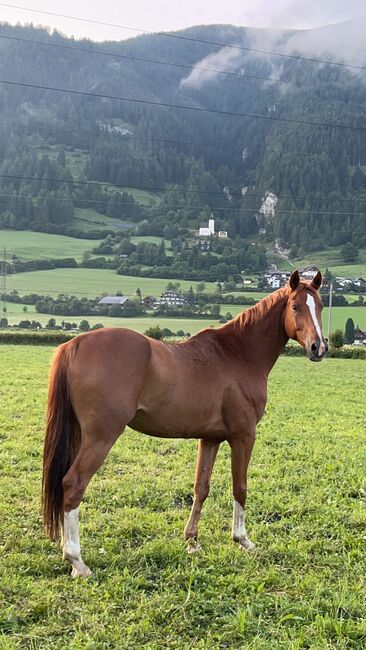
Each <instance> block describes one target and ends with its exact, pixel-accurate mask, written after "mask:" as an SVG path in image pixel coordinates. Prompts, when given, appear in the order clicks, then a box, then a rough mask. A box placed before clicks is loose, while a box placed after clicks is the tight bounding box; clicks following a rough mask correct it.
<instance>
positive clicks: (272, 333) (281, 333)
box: [232, 296, 288, 374]
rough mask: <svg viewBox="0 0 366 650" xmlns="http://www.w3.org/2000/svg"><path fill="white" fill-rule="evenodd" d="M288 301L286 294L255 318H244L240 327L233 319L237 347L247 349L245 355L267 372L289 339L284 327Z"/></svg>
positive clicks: (259, 368)
mask: <svg viewBox="0 0 366 650" xmlns="http://www.w3.org/2000/svg"><path fill="white" fill-rule="evenodd" d="M286 303H287V297H286V296H284V297H283V298H281V299H280V300H279V301H278V302H276V303H275V304H274V305H273V306H272V307H271V308H270V309H269V310H268V311H265V312H264V313H263V314H261V315H260V316H257V317H256V318H255V319H253V320H252V319H249V320H247V321H246V320H245V318H244V319H243V324H242V325H241V326H240V327H239V328H238V326H237V325H236V324H235V321H232V323H233V325H232V332H233V335H234V336H235V339H236V345H237V347H238V348H241V349H242V350H243V352H244V351H245V357H246V358H247V359H249V360H250V361H251V362H252V364H253V366H254V367H255V368H256V369H258V370H262V371H263V372H264V373H265V374H268V373H269V372H270V370H271V369H272V368H273V366H274V364H275V363H276V361H277V359H278V357H279V355H280V354H281V352H282V351H283V349H284V347H285V345H286V343H287V341H288V336H287V334H286V331H285V327H284V311H285V308H286Z"/></svg>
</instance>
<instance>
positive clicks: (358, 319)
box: [220, 295, 366, 334]
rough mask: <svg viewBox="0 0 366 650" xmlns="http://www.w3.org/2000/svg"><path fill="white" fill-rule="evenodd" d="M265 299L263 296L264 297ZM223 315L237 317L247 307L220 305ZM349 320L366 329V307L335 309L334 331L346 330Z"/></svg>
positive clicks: (324, 319) (325, 328) (326, 311)
mask: <svg viewBox="0 0 366 650" xmlns="http://www.w3.org/2000/svg"><path fill="white" fill-rule="evenodd" d="M262 297H263V295H262ZM220 307H221V314H222V315H225V314H226V313H227V312H230V314H232V316H236V314H239V313H240V312H241V311H243V310H244V309H247V307H246V306H242V305H227V304H225V305H220ZM328 314H329V309H328V307H324V309H323V313H322V323H323V331H324V334H327V331H328ZM347 318H353V320H354V322H355V325H359V326H360V327H361V329H366V307H351V306H350V307H334V309H333V310H332V330H335V329H337V328H340V329H341V330H344V328H345V325H346V320H347Z"/></svg>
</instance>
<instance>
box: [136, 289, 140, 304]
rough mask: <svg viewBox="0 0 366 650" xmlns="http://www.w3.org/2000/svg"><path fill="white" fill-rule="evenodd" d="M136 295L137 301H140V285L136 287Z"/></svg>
mask: <svg viewBox="0 0 366 650" xmlns="http://www.w3.org/2000/svg"><path fill="white" fill-rule="evenodd" d="M136 296H137V297H138V299H139V301H140V302H141V289H140V287H137V289H136Z"/></svg>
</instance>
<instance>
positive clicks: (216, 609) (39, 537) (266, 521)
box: [0, 346, 366, 650]
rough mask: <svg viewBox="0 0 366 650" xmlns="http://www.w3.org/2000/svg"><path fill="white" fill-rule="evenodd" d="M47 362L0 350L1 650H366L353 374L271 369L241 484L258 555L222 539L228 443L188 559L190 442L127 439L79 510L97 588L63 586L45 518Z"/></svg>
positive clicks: (359, 364)
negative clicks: (245, 486) (195, 550)
mask: <svg viewBox="0 0 366 650" xmlns="http://www.w3.org/2000/svg"><path fill="white" fill-rule="evenodd" d="M52 352H53V350H52V349H50V348H45V349H44V348H32V347H28V346H24V347H23V346H2V347H1V351H0V354H1V367H2V376H3V377H6V381H2V382H1V385H0V400H1V410H0V440H1V447H2V449H1V456H0V467H1V470H0V517H1V532H0V535H1V538H0V545H1V556H2V557H1V560H2V561H1V564H0V635H1V636H0V647H1V648H2V649H4V650H13V649H15V648H27V649H28V648H29V649H32V650H33V649H37V650H49V649H52V650H53V649H55V650H64V649H65V648H67V649H70V650H71V649H73V650H74V649H75V650H79V649H84V648H88V649H94V648H96V649H102V648H118V649H126V650H127V649H128V650H130V649H131V648H136V649H139V648H147V649H149V650H150V649H151V650H158V649H159V650H160V649H169V650H186V649H187V650H188V649H194V650H196V649H202V650H203V649H207V650H208V649H215V650H219V649H220V650H221V649H222V648H227V649H230V650H231V649H235V650H239V649H251V650H280V649H281V650H299V649H300V648H311V649H314V650H326V649H332V650H336V649H337V650H346V649H347V650H348V649H351V648H352V649H354V650H360V649H361V648H364V647H365V644H366V623H365V621H366V607H365V598H364V576H365V570H366V563H365V554H364V545H365V539H364V535H365V524H366V517H365V494H366V492H365V489H366V485H365V471H364V470H365V463H366V447H365V444H364V403H365V398H366V394H365V382H364V376H365V375H364V373H365V368H364V362H363V361H346V360H331V359H326V360H325V361H323V362H322V363H321V364H318V365H315V364H311V363H309V362H308V361H307V360H306V359H302V358H299V359H291V358H290V359H289V358H281V359H280V360H279V362H278V364H277V366H276V367H275V369H274V371H273V373H272V375H271V380H270V390H269V403H268V405H267V412H266V415H265V417H264V419H263V421H262V423H261V424H260V426H259V432H258V437H257V442H256V445H255V448H254V454H253V459H252V463H251V466H250V473H249V499H248V513H247V524H248V530H249V531H250V535H251V537H252V539H253V540H254V541H255V542H256V543H257V551H256V552H255V553H254V554H253V555H248V554H245V553H242V552H240V551H239V550H238V549H237V548H236V547H235V546H234V544H233V543H232V542H231V540H230V524H231V486H230V460H229V450H228V446H227V445H226V444H223V445H222V448H221V450H220V452H219V456H218V460H217V464H216V467H215V469H214V473H213V480H212V490H211V496H210V498H209V499H208V500H207V502H206V504H205V507H204V513H203V516H202V521H201V529H200V531H201V544H202V552H201V553H200V554H198V555H197V556H193V557H192V556H187V555H186V553H185V550H184V544H183V541H182V530H183V527H184V524H185V522H186V519H187V517H188V512H189V508H188V505H187V504H188V500H189V498H190V495H191V494H192V485H193V476H194V465H195V456H196V446H197V445H196V442H194V441H179V440H168V441H167V440H165V441H163V440H159V439H154V438H148V437H144V436H143V435H141V434H137V433H134V432H132V431H127V432H126V434H125V435H124V436H123V437H122V439H121V440H120V441H119V442H118V443H117V444H116V445H115V447H114V448H113V450H112V451H111V453H110V454H109V457H108V459H107V461H106V463H105V465H104V466H103V468H102V469H101V470H100V471H99V473H98V474H97V476H95V477H94V478H93V480H92V483H91V485H90V487H89V490H88V493H87V497H86V499H85V502H84V504H83V506H82V515H81V539H82V547H83V550H84V556H85V560H86V561H87V562H88V563H89V564H90V565H91V566H92V568H93V570H94V573H93V576H92V577H91V578H89V579H88V580H86V581H72V579H71V578H70V576H69V566H68V565H66V564H64V563H63V562H62V560H61V555H60V549H59V545H58V544H53V543H51V542H49V541H48V540H47V539H46V538H45V537H44V534H43V531H42V524H41V519H40V479H41V455H42V439H43V426H44V409H45V400H46V385H47V374H48V365H49V360H50V357H51V354H52ZM340 377H342V381H340ZM294 387H296V388H295V390H294ZM345 405H347V408H345Z"/></svg>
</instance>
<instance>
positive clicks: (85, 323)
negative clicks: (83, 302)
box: [79, 320, 90, 332]
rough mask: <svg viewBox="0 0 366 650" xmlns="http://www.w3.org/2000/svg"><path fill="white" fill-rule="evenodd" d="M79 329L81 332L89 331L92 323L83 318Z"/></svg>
mask: <svg viewBox="0 0 366 650" xmlns="http://www.w3.org/2000/svg"><path fill="white" fill-rule="evenodd" d="M79 330H80V332H89V330H90V325H89V322H88V321H87V320H81V321H80V323H79Z"/></svg>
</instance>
